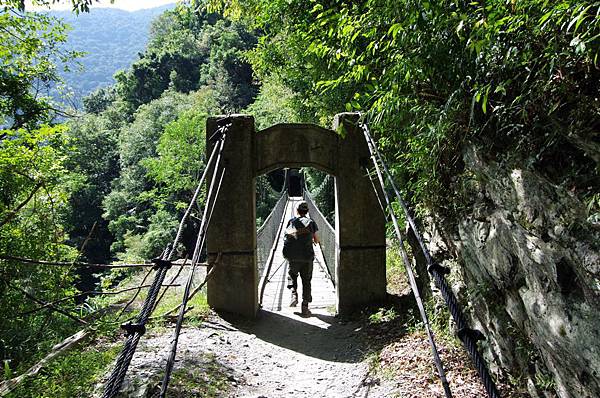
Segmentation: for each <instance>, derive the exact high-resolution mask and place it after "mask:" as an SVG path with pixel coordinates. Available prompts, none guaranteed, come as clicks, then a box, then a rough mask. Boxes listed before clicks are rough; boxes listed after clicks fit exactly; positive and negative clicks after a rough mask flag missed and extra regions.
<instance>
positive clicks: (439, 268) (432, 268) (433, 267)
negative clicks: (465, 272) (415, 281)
mask: <svg viewBox="0 0 600 398" xmlns="http://www.w3.org/2000/svg"><path fill="white" fill-rule="evenodd" d="M427 272H429V273H430V274H433V273H438V274H441V275H449V274H450V268H448V267H444V266H443V265H440V264H438V263H431V264H429V265H428V266H427Z"/></svg>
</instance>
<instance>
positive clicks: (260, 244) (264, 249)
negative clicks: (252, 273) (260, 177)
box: [256, 191, 287, 277]
mask: <svg viewBox="0 0 600 398" xmlns="http://www.w3.org/2000/svg"><path fill="white" fill-rule="evenodd" d="M286 202H287V195H286V194H285V191H284V192H283V193H282V195H281V197H280V198H279V200H278V201H277V203H276V204H275V207H273V210H272V211H271V213H270V214H269V216H268V217H267V219H266V220H265V222H264V223H263V224H262V225H261V226H260V228H259V229H258V231H257V232H256V264H257V267H258V275H259V277H260V276H262V274H263V272H264V269H265V264H266V263H267V260H268V259H269V254H270V252H271V248H272V247H273V243H274V242H275V239H277V232H278V230H279V224H280V222H281V218H282V217H283V213H284V211H285V204H286Z"/></svg>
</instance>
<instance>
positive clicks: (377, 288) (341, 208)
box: [333, 113, 386, 314]
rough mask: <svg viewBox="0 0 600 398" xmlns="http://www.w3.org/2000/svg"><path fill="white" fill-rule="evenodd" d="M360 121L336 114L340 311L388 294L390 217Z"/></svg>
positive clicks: (350, 116)
mask: <svg viewBox="0 0 600 398" xmlns="http://www.w3.org/2000/svg"><path fill="white" fill-rule="evenodd" d="M357 121H358V114H355V113H342V114H338V115H336V117H335V120H334V126H333V127H334V130H336V131H337V132H338V134H341V136H342V137H344V138H343V140H340V141H341V143H342V144H341V145H340V147H339V150H338V170H337V175H336V180H335V190H336V199H337V200H336V211H335V214H336V220H335V224H336V225H335V229H336V231H337V235H338V236H337V238H338V242H337V243H338V247H339V257H338V258H339V260H338V267H337V276H336V281H337V288H338V291H337V295H338V297H337V298H338V311H339V312H340V313H341V314H343V313H345V312H350V311H352V310H353V309H355V308H356V307H359V306H361V305H364V304H366V303H371V302H373V301H378V300H382V299H383V298H385V295H386V278H385V219H384V216H383V213H382V211H381V208H380V207H379V204H378V202H377V197H376V196H375V192H374V191H373V186H372V184H371V182H370V180H369V178H368V177H367V176H366V172H365V170H364V165H365V164H367V162H368V159H369V149H368V147H367V143H366V141H365V138H364V136H363V133H362V131H361V130H360V128H359V127H358V126H357V125H356V122H357Z"/></svg>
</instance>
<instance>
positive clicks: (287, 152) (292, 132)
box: [254, 124, 339, 176]
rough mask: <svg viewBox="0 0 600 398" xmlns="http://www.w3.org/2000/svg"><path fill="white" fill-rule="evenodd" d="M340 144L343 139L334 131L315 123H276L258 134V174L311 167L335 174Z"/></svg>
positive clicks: (256, 159) (256, 146)
mask: <svg viewBox="0 0 600 398" xmlns="http://www.w3.org/2000/svg"><path fill="white" fill-rule="evenodd" d="M338 145H339V137H338V135H337V134H336V133H335V132H334V131H332V130H328V129H325V128H323V127H319V126H316V125H314V124H276V125H275V126H272V127H269V128H267V129H264V130H261V131H257V132H256V135H255V141H254V153H255V155H254V157H255V162H256V165H255V175H257V176H259V175H261V174H265V173H268V172H269V171H273V170H275V169H277V168H281V167H290V168H300V167H308V166H310V167H315V168H317V169H319V170H322V171H325V172H326V173H329V174H334V175H335V174H336V171H337V163H338V155H337V151H338Z"/></svg>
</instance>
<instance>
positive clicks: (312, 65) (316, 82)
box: [212, 0, 600, 212]
mask: <svg viewBox="0 0 600 398" xmlns="http://www.w3.org/2000/svg"><path fill="white" fill-rule="evenodd" d="M223 5H224V2H222V1H218V0H216V1H213V2H212V6H213V7H214V9H219V8H220V7H223V8H224V10H225V13H226V15H229V16H231V17H233V18H238V19H240V20H242V21H245V22H246V23H247V24H248V25H250V26H252V27H253V28H257V29H260V30H261V31H262V32H263V34H262V36H261V37H259V44H258V46H257V48H256V49H255V50H253V51H252V52H251V53H250V54H249V59H250V60H251V62H252V65H253V67H254V69H255V70H256V71H257V72H258V73H259V76H261V77H263V76H270V75H273V74H275V75H277V76H279V77H280V78H281V79H282V81H284V82H285V84H286V85H287V86H288V87H290V88H291V89H292V90H293V91H295V92H297V93H298V94H299V95H300V96H301V97H303V98H305V99H306V100H305V103H304V105H305V106H307V107H308V108H309V109H311V110H312V113H313V115H314V118H315V119H316V120H324V119H325V118H330V117H331V116H332V115H333V114H335V113H337V112H340V111H341V110H344V109H345V110H353V111H354V110H358V111H362V112H365V113H366V115H367V119H368V120H369V121H370V122H371V125H372V127H373V128H374V129H375V130H376V132H377V135H378V138H379V142H380V144H381V145H382V146H383V147H384V148H385V150H386V153H387V156H388V158H389V159H390V160H391V161H392V163H393V169H394V171H395V173H396V174H397V175H398V177H399V179H400V180H401V181H402V182H403V184H404V186H405V188H406V190H407V191H408V192H410V193H411V194H412V195H413V200H414V201H415V202H416V203H419V204H421V205H424V206H426V207H430V208H437V209H438V210H444V208H445V207H447V206H448V204H451V203H453V201H448V200H445V199H444V197H447V195H448V192H451V191H453V185H454V184H457V183H460V179H457V178H456V177H457V175H459V174H460V172H461V170H462V163H461V152H462V149H463V148H464V146H465V145H466V144H467V143H468V144H469V145H470V144H473V143H475V144H476V145H480V146H482V147H485V148H489V147H491V148H492V149H491V150H490V151H488V153H493V154H494V155H493V156H497V157H499V159H501V160H505V161H513V160H516V161H518V162H520V163H521V164H522V163H523V162H524V163H525V164H526V165H527V166H528V167H536V168H538V169H539V170H541V171H542V172H543V173H544V174H546V175H548V176H549V177H550V178H552V179H553V180H554V181H555V182H557V183H568V184H573V185H574V186H575V187H576V190H577V191H578V192H580V193H582V194H584V195H586V194H588V192H589V191H593V190H594V188H593V186H596V187H597V184H598V177H597V173H596V171H595V167H596V163H595V162H597V161H598V159H599V148H598V145H597V134H598V133H597V132H598V122H599V120H598V114H599V112H598V110H599V108H600V104H599V99H598V96H597V93H598V89H599V87H598V84H599V83H598V82H599V81H600V78H599V77H600V76H599V75H600V74H599V59H598V51H599V48H600V46H599V44H600V37H599V34H600V22H599V21H600V18H599V15H598V12H599V11H598V10H599V7H598V3H597V2H594V1H577V2H576V1H563V2H559V3H554V2H547V1H542V0H529V1H519V2H507V1H504V0H502V1H500V0H496V1H487V2H466V1H425V2H423V1H412V0H406V1H400V2H396V3H390V2H388V1H384V0H369V1H364V2H350V1H341V0H340V1H333V2H331V1H327V2H325V1H320V0H305V1H299V2H287V1H265V0H252V1H244V2H241V1H231V2H227V4H226V6H223ZM577 169H583V171H584V173H579V175H578V176H577V175H575V173H574V172H573V171H574V170H577ZM567 174H568V175H567ZM445 210H447V211H450V212H452V211H453V210H456V209H449V208H446V209H445Z"/></svg>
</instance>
